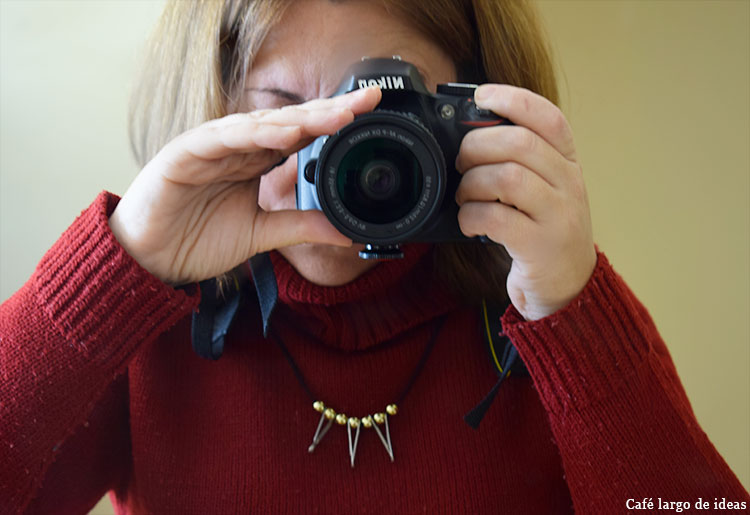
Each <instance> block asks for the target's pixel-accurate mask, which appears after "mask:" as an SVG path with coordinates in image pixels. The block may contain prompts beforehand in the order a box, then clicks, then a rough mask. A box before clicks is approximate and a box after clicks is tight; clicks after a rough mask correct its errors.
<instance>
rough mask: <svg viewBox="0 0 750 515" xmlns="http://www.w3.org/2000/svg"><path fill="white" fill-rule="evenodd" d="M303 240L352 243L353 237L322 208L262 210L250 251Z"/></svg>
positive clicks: (305, 241) (254, 252)
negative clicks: (331, 220)
mask: <svg viewBox="0 0 750 515" xmlns="http://www.w3.org/2000/svg"><path fill="white" fill-rule="evenodd" d="M300 243H319V244H324V245H335V246H338V247H351V245H352V240H350V239H349V238H347V237H346V236H344V235H343V234H341V233H340V232H338V231H337V230H336V228H335V227H334V226H333V225H331V222H329V221H328V219H327V218H326V216H325V215H324V214H323V212H322V211H314V210H312V211H297V210H285V211H271V212H267V211H261V212H259V213H258V216H257V219H256V223H255V225H254V227H253V245H254V248H252V249H250V253H249V255H250V256H252V255H254V254H257V253H259V252H265V251H267V250H272V249H278V248H281V247H288V246H290V245H298V244H300Z"/></svg>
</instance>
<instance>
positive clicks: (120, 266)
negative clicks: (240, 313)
mask: <svg viewBox="0 0 750 515" xmlns="http://www.w3.org/2000/svg"><path fill="white" fill-rule="evenodd" d="M117 201H118V199H117V197H115V196H113V195H111V194H107V193H103V194H101V195H100V196H99V197H98V198H97V199H96V201H95V202H94V203H93V204H92V205H91V206H90V207H89V208H88V209H87V210H85V211H84V212H83V213H82V214H81V216H79V217H78V218H77V219H76V221H75V222H74V223H73V224H72V225H71V226H70V227H69V228H68V229H67V230H66V232H65V233H64V234H63V235H62V237H61V238H60V239H59V240H58V241H57V242H56V243H55V244H54V246H53V247H52V248H51V249H50V250H49V251H48V252H47V254H46V255H45V256H44V258H43V259H42V260H41V262H40V263H39V265H38V266H37V268H36V271H35V272H34V274H33V276H32V277H31V279H30V280H29V281H28V282H27V283H26V284H25V285H24V286H23V287H22V288H21V289H20V290H19V291H18V292H16V293H15V294H14V295H13V296H12V297H11V298H9V299H8V300H7V301H6V302H5V303H3V304H2V306H0V384H1V386H0V463H2V466H0V513H15V512H22V511H24V510H26V509H31V508H30V503H31V502H32V500H33V499H34V498H35V497H38V495H39V493H40V489H41V488H42V486H43V485H44V489H45V492H44V494H45V497H50V498H55V497H58V496H59V497H60V498H63V497H65V492H62V491H60V492H54V491H49V489H50V488H51V489H52V490H54V488H55V484H60V485H62V484H65V481H61V482H58V483H55V481H52V480H51V478H49V477H47V476H48V473H49V474H50V475H58V474H57V473H56V472H55V470H56V467H53V464H56V463H66V466H69V467H70V469H69V470H75V472H76V474H78V477H77V481H76V485H77V488H78V491H77V496H78V497H79V499H80V502H84V503H85V502H93V503H95V502H96V500H98V499H99V498H100V497H101V496H102V495H103V494H104V492H105V491H106V490H107V489H108V488H111V487H112V485H107V484H103V482H102V480H101V477H94V476H95V475H96V476H100V475H101V474H102V469H101V467H99V468H90V469H88V470H86V467H82V466H78V467H76V466H75V465H76V461H81V462H82V463H88V462H87V461H86V460H90V458H91V457H90V456H88V455H87V454H90V453H93V452H95V449H91V448H90V447H89V448H87V445H93V443H90V444H87V443H86V442H105V444H106V442H109V447H111V448H121V449H126V448H127V444H126V443H123V442H122V441H121V440H122V439H123V438H125V439H127V425H126V424H125V425H124V426H125V427H119V428H111V427H109V426H108V425H106V424H105V425H102V426H96V427H94V426H93V425H92V424H90V423H89V421H90V419H92V417H93V418H94V419H96V418H102V417H100V416H99V415H98V414H100V413H115V412H117V411H118V409H119V408H118V407H116V406H115V404H117V405H118V406H123V405H126V404H125V396H126V395H127V390H126V389H125V388H123V384H124V383H123V381H122V380H121V378H124V376H123V374H124V372H125V370H126V367H127V365H128V363H129V361H130V360H131V358H132V357H133V355H134V353H135V352H136V351H137V350H138V349H139V348H140V347H141V346H143V345H146V344H148V343H149V342H150V341H153V340H155V339H156V338H157V336H158V335H160V334H161V333H163V332H164V331H165V330H166V329H168V328H169V327H170V326H172V325H173V324H174V323H175V322H176V321H177V320H179V319H180V318H183V317H185V316H186V315H187V314H188V313H190V311H191V310H192V309H194V308H195V306H196V305H197V303H198V295H199V294H198V293H197V292H195V291H189V290H188V291H178V290H175V289H173V288H171V287H169V286H167V285H165V284H164V283H162V282H160V281H159V280H158V279H157V278H155V277H153V276H152V275H150V274H149V273H148V272H147V271H145V270H144V269H142V268H141V267H140V266H139V265H138V264H137V263H136V262H135V261H134V260H133V259H132V258H131V257H130V256H129V255H128V254H127V253H126V252H125V251H124V250H123V248H122V247H121V246H120V245H119V244H118V243H117V240H116V239H115V238H114V236H113V235H112V233H111V231H110V230H109V225H108V217H109V215H110V214H111V213H112V211H113V210H114V208H115V206H116V205H117ZM116 383H119V384H116ZM102 404H104V405H102ZM98 427H106V428H107V431H110V432H111V433H112V434H107V435H102V434H92V433H94V432H95V431H97V430H100V431H101V429H97V428H98ZM87 432H88V435H87V436H85V438H84V437H81V434H82V433H87ZM71 442H72V443H71ZM69 443H71V444H70V445H68V444H69ZM79 465H81V464H79ZM50 471H52V472H50ZM60 476H61V477H62V475H60ZM68 483H69V482H68ZM86 485H91V486H90V487H88V488H89V490H90V491H86V488H87V486H86ZM92 500H93V501H92ZM35 504H38V502H37V501H35ZM69 508H72V507H69ZM85 509H86V508H85V507H83V506H77V507H76V509H75V510H73V511H81V510H82V511H85Z"/></svg>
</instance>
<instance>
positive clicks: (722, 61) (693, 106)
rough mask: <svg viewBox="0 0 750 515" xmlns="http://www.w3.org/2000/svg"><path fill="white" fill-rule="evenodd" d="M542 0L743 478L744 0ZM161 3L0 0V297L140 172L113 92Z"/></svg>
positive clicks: (698, 390) (128, 82) (749, 224)
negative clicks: (83, 214)
mask: <svg viewBox="0 0 750 515" xmlns="http://www.w3.org/2000/svg"><path fill="white" fill-rule="evenodd" d="M540 5H541V10H542V14H543V15H544V18H545V20H546V24H547V27H548V30H549V33H550V36H551V39H552V42H553V46H554V48H555V51H556V54H557V57H558V58H559V61H560V64H561V69H562V70H563V74H562V75H561V86H562V91H563V95H562V107H563V110H564V111H565V113H566V115H567V116H568V118H569V120H570V122H571V124H572V126H573V129H574V133H575V136H576V142H577V146H578V151H579V155H580V157H581V161H582V163H583V166H584V173H585V177H586V182H587V186H588V190H589V196H590V200H591V208H592V216H593V220H594V231H595V238H596V241H597V243H598V244H599V246H600V248H601V249H603V250H604V251H605V252H606V253H607V255H608V256H609V258H610V260H611V262H612V263H613V265H614V266H615V268H616V269H617V270H618V271H619V272H620V273H621V274H622V275H623V276H624V277H625V278H626V280H627V281H628V283H629V284H630V286H631V287H632V289H633V290H634V291H635V292H636V294H637V295H638V296H639V297H640V299H641V300H642V301H643V302H644V304H645V305H646V306H647V307H648V308H649V310H650V312H651V314H652V315H653V317H654V319H655V321H656V323H657V325H658V327H659V329H660V331H661V334H662V335H663V337H664V339H665V340H666V341H667V344H668V346H669V348H670V350H671V352H672V356H673V358H674V361H675V363H676V366H677V370H678V371H679V373H680V375H681V377H682V380H683V383H684V385H685V388H686V390H687V392H688V395H689V397H690V399H691V401H692V405H693V408H694V410H695V413H696V415H697V417H698V420H699V421H700V423H701V425H702V427H703V429H704V430H705V432H706V433H707V434H708V435H709V437H710V438H711V440H712V441H713V442H714V444H715V445H716V447H717V448H718V450H719V452H720V453H721V454H722V456H724V458H725V459H726V461H727V462H728V463H729V465H730V466H731V467H732V469H733V470H734V471H735V473H736V474H737V475H738V476H739V478H740V480H741V481H742V482H743V484H744V485H745V487H746V488H747V487H748V485H750V441H749V440H750V436H749V435H750V379H749V375H748V370H749V369H750V322H749V320H750V316H749V315H750V276H749V275H750V274H749V272H750V270H749V269H750V265H749V263H750V144H749V143H748V142H749V141H750V130H749V125H750V107H749V105H748V101H749V99H750V68H749V66H750V65H749V63H750V39H749V33H750V3H748V2H746V1H711V2H708V1H689V2H688V1H683V2H678V1H673V2H666V1H664V2H660V1H654V2H640V1H625V0H623V1H609V2H604V1H601V2H597V1H567V0H560V1H551V0H546V1H542V2H541V3H540ZM161 6H162V2H161V1H147V0H125V1H123V0H109V1H39V0H26V1H18V0H0V23H1V25H0V72H1V73H0V75H1V77H2V78H1V79H0V99H1V102H2V103H1V104H0V299H6V298H7V297H8V296H10V295H11V294H12V293H13V292H14V291H15V290H16V289H18V288H19V287H20V286H21V285H22V284H23V283H24V282H25V281H26V279H27V278H28V277H29V275H30V274H31V273H32V271H33V269H34V266H35V264H36V262H37V261H38V260H39V259H40V258H41V257H42V255H43V254H44V252H45V251H46V249H47V248H48V247H49V246H50V245H51V244H52V243H53V242H54V241H55V240H56V239H57V237H58V236H59V235H60V234H61V233H62V231H63V230H64V229H65V228H66V227H67V226H68V225H69V224H70V223H71V222H72V221H73V219H74V218H75V216H76V215H77V214H78V213H79V212H80V211H81V210H82V209H84V208H85V207H86V206H87V205H88V204H90V203H91V201H92V200H93V199H94V197H95V196H96V194H97V193H98V192H99V191H101V190H103V189H107V190H109V191H112V192H115V193H118V194H123V193H124V192H125V190H126V188H127V185H128V184H129V183H130V181H131V180H132V178H133V177H134V175H135V174H136V173H137V171H138V170H137V167H136V165H135V164H134V161H133V159H132V157H131V156H130V153H129V146H128V141H127V132H126V113H127V100H128V95H129V91H130V89H131V86H132V78H133V76H134V70H135V68H136V65H137V63H138V55H139V52H140V50H141V48H142V46H143V43H144V40H145V38H146V36H147V34H148V33H149V31H150V29H151V27H152V26H153V24H154V22H155V20H156V18H157V17H158V14H159V12H160V10H161ZM654 494H655V495H658V492H654ZM94 513H111V508H110V506H109V503H108V501H107V500H103V502H102V503H100V504H99V505H98V506H97V508H95V511H94Z"/></svg>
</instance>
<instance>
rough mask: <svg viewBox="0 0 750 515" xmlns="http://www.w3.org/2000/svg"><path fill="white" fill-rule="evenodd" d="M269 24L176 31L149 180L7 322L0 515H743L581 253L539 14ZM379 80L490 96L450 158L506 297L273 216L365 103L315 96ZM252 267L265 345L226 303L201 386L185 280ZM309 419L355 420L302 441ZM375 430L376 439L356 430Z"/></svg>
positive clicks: (578, 190) (741, 495) (141, 147)
mask: <svg viewBox="0 0 750 515" xmlns="http://www.w3.org/2000/svg"><path fill="white" fill-rule="evenodd" d="M277 3H278V4H279V5H274V4H272V3H271V2H256V3H251V2H227V5H226V6H222V5H221V4H219V3H203V4H202V3H194V2H175V3H174V4H173V5H171V6H169V7H168V9H167V11H166V12H165V16H164V18H163V22H162V25H161V27H160V30H159V31H158V33H157V34H158V37H157V41H156V43H155V45H154V47H153V55H152V56H151V68H150V69H148V70H147V74H146V78H145V80H144V82H143V86H142V87H143V89H142V95H141V97H139V98H140V102H139V103H138V105H137V109H138V111H139V112H140V113H141V115H140V116H136V117H135V119H134V126H135V128H136V129H137V134H135V136H134V143H135V148H136V153H137V154H138V155H139V157H140V159H141V160H142V162H143V163H144V168H143V171H142V172H141V174H139V176H138V177H137V178H136V180H135V181H134V183H133V185H132V186H131V187H130V188H129V190H128V192H127V193H126V194H125V196H124V197H123V198H122V199H121V200H119V201H118V199H116V198H114V197H113V196H111V195H103V196H102V197H100V198H99V199H97V201H96V202H95V203H94V204H93V205H92V206H91V207H90V208H89V210H87V211H86V212H85V213H84V214H83V215H82V217H81V218H79V219H78V220H77V221H76V222H75V223H74V224H73V226H72V227H71V228H70V229H69V230H68V231H67V232H66V233H65V234H64V235H63V237H62V238H61V240H60V241H59V242H58V243H57V244H56V245H55V246H54V247H53V248H52V249H51V250H50V252H49V253H48V254H47V256H45V258H44V259H43V261H42V262H41V263H40V266H39V267H38V269H37V272H36V273H35V275H34V276H33V277H32V279H31V280H30V281H29V283H27V285H26V286H24V288H23V289H22V290H21V291H19V292H18V293H17V294H16V295H15V296H14V297H13V298H11V299H10V300H9V301H8V302H6V303H5V304H4V305H3V307H2V317H0V324H1V325H0V331H1V332H0V334H2V338H3V340H2V347H0V352H2V354H0V355H1V356H2V358H1V359H2V365H3V374H4V381H6V382H5V383H4V388H3V393H2V419H1V420H2V422H0V424H1V425H0V427H2V432H1V433H0V435H2V444H3V445H2V446H0V449H2V451H0V452H2V454H0V461H2V462H3V463H5V464H8V466H7V467H5V468H4V470H3V471H2V472H0V500H2V503H4V504H2V505H0V507H2V511H9V512H17V511H20V512H24V511H26V512H40V513H46V512H63V513H65V512H73V513H75V512H85V511H86V510H87V509H88V508H90V507H91V506H92V505H93V504H94V503H95V502H96V500H98V498H99V497H100V496H101V495H102V494H103V493H104V492H105V491H107V490H109V489H111V490H113V492H114V494H113V497H112V498H113V502H114V504H115V505H116V506H118V508H119V509H120V511H122V512H134V513H140V512H144V513H170V512H171V513H192V512H195V513H207V512H213V513H234V512H246V511H253V510H254V511H262V512H310V511H322V512H331V511H335V512H338V511H344V510H354V511H363V512H368V511H386V512H396V513H398V512H415V511H438V510H439V511H464V512H470V513H471V512H478V513H481V512H485V513H496V512H498V511H509V512H531V513H559V512H569V511H572V510H573V509H575V510H576V511H578V512H582V513H589V512H590V513H608V512H613V511H614V512H617V511H622V510H623V506H628V505H627V504H626V503H628V500H629V499H641V498H644V497H646V498H649V497H652V498H658V497H661V498H662V499H665V500H670V501H678V500H691V501H692V500H694V498H697V497H702V498H704V499H713V498H714V497H717V498H721V497H725V498H727V499H731V500H733V501H743V502H744V501H746V500H747V494H746V493H745V492H744V491H743V490H742V487H741V486H740V485H739V483H738V482H737V480H736V478H735V477H734V475H733V474H732V472H731V471H730V470H729V469H728V468H727V467H726V465H725V464H724V463H723V461H722V460H721V458H720V456H719V455H718V454H717V453H716V452H715V450H714V449H713V447H712V445H711V444H710V442H708V440H707V439H706V437H705V435H704V434H703V433H702V432H701V430H700V428H699V427H698V425H697V423H696V422H695V419H694V417H693V415H692V412H691V410H690V407H689V404H688V402H687V399H686V398H685V395H684V392H683V391H682V388H681V386H680V384H679V380H678V379H677V377H676V373H675V371H674V367H673V366H672V363H671V360H670V359H669V356H668V353H667V351H666V348H665V346H664V344H663V342H662V341H661V339H660V338H659V336H658V334H657V332H656V329H655V328H654V326H653V324H652V322H651V320H650V318H649V316H648V314H647V312H646V311H645V309H644V308H643V307H642V306H641V305H640V304H639V303H638V302H637V300H636V299H635V298H634V297H633V295H632V294H631V293H630V291H629V290H628V288H627V286H626V285H625V284H624V283H623V281H622V280H621V278H620V277H619V276H618V275H617V274H616V273H615V272H614V271H613V270H612V269H611V267H610V266H609V264H608V263H607V261H606V258H605V257H604V256H603V255H601V254H597V252H596V250H595V247H594V244H593V241H592V237H591V230H590V220H589V214H588V204H587V200H586V195H585V189H584V187H583V182H582V179H581V173H580V167H579V166H578V164H577V162H576V158H575V147H574V145H573V140H572V136H571V134H570V129H569V127H568V125H567V123H566V122H565V119H564V118H563V117H562V115H561V114H560V112H559V110H557V108H556V107H555V106H554V104H553V103H552V102H551V101H554V100H555V97H556V93H555V88H554V81H553V79H552V73H551V71H550V70H551V66H550V64H549V60H548V58H547V56H546V50H545V45H544V43H543V39H542V38H541V36H540V33H539V29H538V28H537V24H536V21H535V18H534V14H533V10H532V9H531V7H529V6H528V5H526V4H521V3H516V2H512V3H511V2H509V3H504V4H498V3H495V2H485V3H482V2H475V6H474V8H470V7H468V6H463V5H461V4H460V3H459V2H429V3H427V2H413V5H406V6H403V5H401V4H400V3H397V2H383V3H382V4H381V3H372V2H357V1H353V2H329V1H327V0H322V1H300V2H293V3H291V4H290V5H289V6H287V7H286V8H284V5H283V4H284V3H282V2H277ZM419 4H428V5H419ZM477 35H478V40H479V43H478V46H476V43H475V41H476V40H477ZM392 55H400V56H401V57H402V58H403V59H404V60H406V61H408V62H411V63H414V64H415V65H416V66H418V68H419V69H420V72H421V73H422V75H423V76H424V78H425V81H426V83H427V84H428V87H429V88H431V89H434V88H435V86H436V84H439V83H443V82H450V81H455V80H474V81H477V82H489V83H494V85H489V86H485V87H483V88H480V89H479V90H477V94H476V99H475V100H476V102H477V105H478V106H479V107H482V108H485V109H490V110H492V111H494V112H496V113H497V114H499V115H501V116H505V117H507V118H509V119H511V120H513V121H514V122H515V124H516V125H515V126H514V127H496V128H491V129H477V130H475V131H473V132H471V133H470V135H469V136H467V137H466V138H465V139H464V141H463V142H462V145H461V149H460V154H459V158H458V160H457V163H456V165H457V169H458V170H459V171H460V172H461V173H462V175H463V177H462V180H461V184H460V187H459V190H458V192H457V194H456V201H457V202H458V203H459V205H460V206H461V210H460V212H459V223H460V226H461V229H462V230H463V231H464V233H465V234H466V235H467V236H474V235H487V236H489V237H490V238H491V239H493V240H494V241H496V242H498V243H502V244H503V246H504V247H505V248H506V249H507V251H508V254H509V255H510V257H511V258H512V266H511V268H510V270H508V269H507V268H505V267H504V265H503V264H502V263H503V261H502V259H501V257H502V256H496V254H497V251H496V250H494V249H493V248H492V247H489V246H488V247H484V246H482V247H480V248H477V247H475V246H466V245H464V246H457V247H448V246H445V245H435V246H427V245H411V246H407V247H406V248H405V252H406V257H405V259H403V260H401V261H394V262H387V263H381V264H378V265H377V266H375V265H373V264H372V262H368V261H362V260H360V259H359V258H358V257H357V250H358V249H357V247H356V246H350V244H351V242H350V241H349V240H347V239H346V238H345V237H343V236H342V235H340V234H338V233H337V232H336V231H335V230H334V229H333V228H332V227H331V225H330V224H329V222H328V221H327V220H326V219H325V217H324V216H323V215H322V214H321V213H319V212H299V211H294V210H293V207H294V183H295V181H296V160H295V155H294V153H295V152H296V151H297V150H298V149H300V148H302V147H303V146H305V145H306V144H307V143H309V142H310V141H311V139H312V138H314V137H316V136H318V135H323V134H330V133H333V132H335V131H336V130H338V129H339V128H341V127H343V126H345V125H346V124H347V123H349V122H350V121H351V120H352V119H353V117H354V116H356V115H358V114H361V113H365V112H367V111H369V110H371V109H373V108H374V107H375V106H376V105H377V103H378V101H379V99H380V92H379V91H378V90H377V89H366V90H362V91H359V92H357V93H353V94H350V95H345V96H340V97H335V98H332V99H328V98H327V97H328V96H329V95H330V94H331V93H332V92H333V91H334V90H335V88H336V86H337V85H338V83H339V81H340V80H341V78H342V76H343V74H344V70H345V69H346V67H348V65H349V64H351V63H352V62H355V61H357V60H359V59H360V58H361V57H362V56H370V57H390V56H392ZM186 56H187V57H186ZM466 70H478V72H477V73H478V74H477V75H472V74H469V75H467V74H466ZM482 70H483V72H482ZM482 75H484V76H482ZM499 83H502V84H506V86H499V85H497V84H499ZM507 84H511V85H513V86H507ZM545 97H546V98H547V99H548V100H545ZM318 99H322V100H318ZM287 105H290V106H292V105H293V106H295V107H286V108H283V106H287ZM230 113H236V114H230ZM245 113H250V114H245ZM208 120H213V121H208ZM203 122H205V123H203ZM285 156H289V159H288V160H287V161H286V162H285V163H283V164H281V165H279V166H276V167H274V165H275V164H276V163H278V162H279V161H280V160H281V159H282V158H283V157H285ZM269 169H270V171H268V172H267V173H266V171H267V170H269ZM303 242H304V243H305V244H304V245H296V244H300V243H303ZM271 249H278V250H277V251H275V252H272V253H271V260H272V262H273V265H274V273H275V276H276V282H277V285H278V297H279V299H278V305H277V307H276V310H275V312H274V314H273V316H272V317H271V319H270V324H271V330H270V333H269V337H268V338H267V339H266V338H264V337H263V334H262V333H263V328H262V321H261V318H260V315H259V313H258V308H257V306H256V305H255V304H253V303H252V302H251V299H250V298H249V297H247V298H246V301H245V304H244V305H243V306H242V307H241V308H240V309H241V311H240V314H239V315H238V316H237V320H236V321H235V323H234V324H233V326H232V328H231V331H230V333H229V335H228V336H227V344H226V351H225V353H224V354H225V355H224V356H223V357H222V358H221V360H219V361H217V362H209V361H206V360H202V359H200V358H198V357H197V356H196V355H195V354H194V353H193V352H192V350H191V349H190V344H189V340H190V330H191V317H190V315H191V314H192V312H193V311H194V310H195V309H196V308H197V306H198V305H199V301H200V298H199V295H198V292H197V289H196V287H195V286H194V285H193V283H194V282H196V281H201V280H204V279H208V278H211V277H214V276H218V275H221V274H224V273H225V272H227V271H228V270H230V269H232V268H234V267H237V266H238V265H241V264H242V263H243V262H244V261H245V260H246V259H248V258H249V257H251V256H254V255H257V254H259V253H260V252H263V251H267V250H271ZM237 273H238V274H242V273H244V269H243V268H240V270H239V271H238V272H237ZM506 276H507V277H506ZM240 277H241V275H240ZM506 283H507V297H508V298H509V300H510V302H511V303H512V305H511V306H509V307H508V309H507V311H506V312H505V314H504V316H503V328H504V331H505V333H506V334H507V335H508V336H509V337H510V339H511V340H512V341H513V343H514V344H515V347H516V348H517V349H518V351H519V353H520V355H521V357H522V358H523V361H524V363H525V365H526V368H527V369H528V372H529V377H514V376H512V377H511V378H509V379H508V380H507V381H506V382H504V383H503V387H502V388H501V389H500V391H499V393H498V396H497V398H496V399H495V401H494V404H493V406H491V408H490V409H489V410H488V412H487V414H486V416H485V418H484V420H483V422H482V425H481V427H480V429H479V431H475V430H473V429H471V428H469V427H468V426H467V425H466V424H465V423H464V422H463V420H461V419H462V417H463V415H465V413H466V412H467V411H468V410H469V409H471V407H473V405H474V404H476V402H477V401H478V400H480V399H481V398H482V397H483V396H484V394H486V393H487V390H488V389H489V387H491V386H492V384H494V382H495V380H496V375H495V372H494V371H493V369H492V367H491V366H490V364H489V363H488V360H487V358H486V356H485V351H484V349H482V348H481V341H480V340H481V338H482V336H481V334H480V331H479V327H478V320H477V319H478V310H477V308H476V304H477V302H478V300H479V299H481V298H487V297H496V299H495V300H500V299H502V298H503V297H504V296H505V292H504V289H505V288H506ZM173 286H178V288H174V287H173ZM204 300H205V299H204ZM422 364H423V365H422ZM73 389H75V390H73ZM72 391H75V394H72ZM308 392H309V393H310V394H312V395H313V397H314V400H316V401H321V402H323V403H325V405H326V406H325V407H322V406H321V405H320V404H316V408H317V409H322V410H323V415H322V416H321V413H319V412H317V411H316V410H315V409H314V408H313V407H312V406H311V400H312V399H308V397H307V395H306V394H307V393H308ZM404 392H406V393H405V395H404ZM401 400H402V401H403V402H401ZM396 401H399V402H396ZM394 404H397V408H393V407H392V405H394ZM325 408H331V409H334V410H335V411H336V413H335V414H334V419H335V418H336V417H335V415H343V414H344V413H347V414H348V416H345V417H343V422H344V423H343V424H342V425H341V427H338V424H335V425H334V426H332V427H331V428H330V431H329V433H326V435H325V436H321V432H322V431H321V432H319V431H316V427H318V428H320V426H319V425H318V426H316V424H318V423H319V421H320V422H321V423H324V421H325ZM381 413H382V414H385V413H387V414H388V415H389V418H385V415H383V418H384V420H388V421H389V426H388V429H387V431H386V426H385V425H384V424H383V425H379V424H378V423H377V422H374V423H372V424H370V425H371V427H370V428H364V426H365V423H364V419H365V418H367V417H368V415H369V416H374V415H379V414H381ZM355 418H356V420H357V421H358V423H353V422H351V420H352V419H355ZM355 426H356V427H355ZM358 429H359V432H357V430H358ZM376 431H379V432H376ZM357 435H359V436H357ZM310 447H312V449H311V451H312V452H307V451H306V449H309V448H310ZM353 463H354V464H355V466H354V468H352V464H353ZM631 504H632V503H631ZM628 507H630V506H628ZM657 507H658V506H657ZM6 508H7V510H6Z"/></svg>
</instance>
